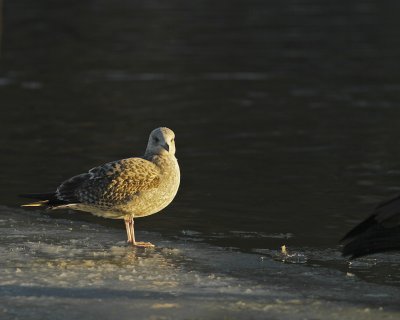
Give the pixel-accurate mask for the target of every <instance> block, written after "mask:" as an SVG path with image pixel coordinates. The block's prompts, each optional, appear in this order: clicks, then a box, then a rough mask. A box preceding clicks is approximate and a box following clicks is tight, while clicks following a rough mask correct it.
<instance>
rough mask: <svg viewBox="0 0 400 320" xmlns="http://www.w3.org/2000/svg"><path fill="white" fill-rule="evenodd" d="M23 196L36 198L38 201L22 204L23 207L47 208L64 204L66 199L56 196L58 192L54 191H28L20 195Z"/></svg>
mask: <svg viewBox="0 0 400 320" xmlns="http://www.w3.org/2000/svg"><path fill="white" fill-rule="evenodd" d="M19 196H20V197H22V198H28V199H36V200H38V201H35V202H30V203H26V204H23V205H21V207H45V208H53V207H56V206H59V205H61V204H64V201H61V200H59V199H58V198H57V197H56V194H55V193H54V192H53V193H26V194H20V195H19Z"/></svg>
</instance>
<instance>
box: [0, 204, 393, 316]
mask: <svg viewBox="0 0 400 320" xmlns="http://www.w3.org/2000/svg"><path fill="white" fill-rule="evenodd" d="M0 228H1V233H0V238H1V246H0V263H1V269H0V319H52V320H53V319H96V320H99V319H224V318H227V319H307V318H313V319H316V318H321V319H322V318H323V319H378V318H379V319H398V318H399V317H400V313H399V312H398V310H399V309H398V305H399V297H400V289H399V288H396V287H391V286H383V285H377V284H371V283H367V282H364V281H362V280H360V279H358V278H357V277H356V276H354V275H353V274H352V273H351V272H347V273H346V272H339V271H336V270H332V269H328V268H323V267H320V266H318V267H311V266H305V265H302V264H301V263H302V262H301V261H300V262H299V263H295V262H296V261H294V263H284V262H285V261H284V259H282V260H280V258H279V255H278V253H276V254H275V255H273V254H271V252H267V251H262V250H259V252H257V253H254V254H245V253H240V252H237V251H235V250H229V249H226V248H225V249H223V248H219V247H213V246H210V245H207V244H204V243H202V242H199V241H190V237H189V238H188V239H189V240H185V239H184V238H179V239H178V240H168V239H164V238H163V237H162V236H161V235H159V234H156V233H148V232H143V231H142V232H141V231H140V230H139V231H138V235H137V237H138V238H140V240H144V241H151V242H153V243H155V244H156V245H157V247H156V248H155V249H134V248H132V247H130V246H129V245H127V244H126V243H125V231H124V229H123V225H122V223H121V229H120V230H119V229H115V228H106V227H104V226H100V225H97V224H94V223H87V222H79V221H69V220H64V219H54V218H52V217H51V215H50V214H48V213H45V214H43V212H41V211H34V212H32V211H26V210H22V209H14V208H8V207H0ZM182 234H183V235H185V234H187V235H189V236H191V237H193V236H197V234H196V233H193V232H191V231H190V230H187V231H183V232H182ZM297 255H298V256H301V253H299V254H297ZM332 255H333V256H334V257H335V255H336V257H337V256H338V253H337V252H334V251H332ZM286 262H287V261H286ZM289 262H290V261H289Z"/></svg>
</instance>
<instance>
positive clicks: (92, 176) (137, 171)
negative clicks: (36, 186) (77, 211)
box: [56, 158, 160, 207]
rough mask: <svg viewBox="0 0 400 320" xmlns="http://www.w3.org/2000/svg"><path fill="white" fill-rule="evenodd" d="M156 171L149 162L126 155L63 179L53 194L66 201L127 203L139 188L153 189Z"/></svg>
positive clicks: (107, 203)
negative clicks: (124, 157)
mask: <svg viewBox="0 0 400 320" xmlns="http://www.w3.org/2000/svg"><path fill="white" fill-rule="evenodd" d="M159 181H160V177H159V170H158V168H157V167H156V166H155V165H154V164H153V163H152V162H150V161H147V160H145V159H142V158H128V159H123V160H118V161H113V162H109V163H106V164H104V165H102V166H98V167H95V168H93V169H91V170H89V172H88V173H84V174H80V175H77V176H74V177H72V178H71V179H69V180H67V181H65V182H63V183H62V184H61V185H60V186H59V187H58V188H57V191H56V197H57V198H58V199H60V200H62V201H64V202H66V203H69V204H72V203H84V204H89V205H98V206H105V207H111V206H114V205H120V204H124V203H126V202H128V201H129V200H131V199H132V197H133V196H134V195H135V194H138V193H139V192H141V191H145V190H149V189H152V188H156V187H157V186H158V184H159Z"/></svg>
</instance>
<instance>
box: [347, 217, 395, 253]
mask: <svg viewBox="0 0 400 320" xmlns="http://www.w3.org/2000/svg"><path fill="white" fill-rule="evenodd" d="M397 250H400V226H397V227H394V228H385V227H384V226H382V225H380V224H378V223H376V224H375V225H374V226H373V227H371V228H370V229H368V230H366V231H365V232H364V233H361V234H358V235H357V236H355V237H353V238H351V239H349V241H348V242H347V243H345V245H344V246H343V248H342V255H343V256H344V257H350V259H356V258H359V257H362V256H366V255H369V254H374V253H381V252H388V251H397Z"/></svg>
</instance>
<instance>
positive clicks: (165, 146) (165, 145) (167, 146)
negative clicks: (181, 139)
mask: <svg viewBox="0 0 400 320" xmlns="http://www.w3.org/2000/svg"><path fill="white" fill-rule="evenodd" d="M162 147H163V148H164V149H165V150H167V151H168V152H169V145H168V143H166V144H164V145H163V146H162Z"/></svg>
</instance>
